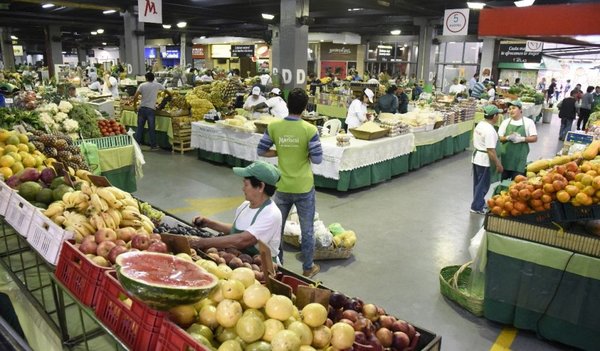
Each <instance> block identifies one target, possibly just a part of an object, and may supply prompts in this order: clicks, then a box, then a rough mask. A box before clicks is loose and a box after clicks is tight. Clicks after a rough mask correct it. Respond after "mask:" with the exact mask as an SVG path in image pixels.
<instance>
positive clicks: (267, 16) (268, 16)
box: [260, 13, 275, 21]
mask: <svg viewBox="0 0 600 351" xmlns="http://www.w3.org/2000/svg"><path fill="white" fill-rule="evenodd" d="M260 15H261V16H262V18H264V19H266V20H269V21H270V20H272V19H273V18H275V15H272V14H270V13H261V14H260Z"/></svg>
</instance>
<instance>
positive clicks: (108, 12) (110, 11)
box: [102, 10, 117, 15]
mask: <svg viewBox="0 0 600 351" xmlns="http://www.w3.org/2000/svg"><path fill="white" fill-rule="evenodd" d="M115 12H117V10H106V11H102V13H103V14H105V15H110V14H113V13H115Z"/></svg>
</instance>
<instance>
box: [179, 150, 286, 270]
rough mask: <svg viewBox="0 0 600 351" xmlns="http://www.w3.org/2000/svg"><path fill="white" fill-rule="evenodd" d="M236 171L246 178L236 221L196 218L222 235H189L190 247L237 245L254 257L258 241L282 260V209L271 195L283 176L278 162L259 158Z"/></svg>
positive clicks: (196, 222)
mask: <svg viewBox="0 0 600 351" xmlns="http://www.w3.org/2000/svg"><path fill="white" fill-rule="evenodd" d="M233 173H235V174H236V175H238V176H240V177H243V178H244V180H243V181H242V183H243V186H242V191H243V192H244V197H245V198H246V201H244V202H243V203H242V204H241V205H240V206H239V207H238V208H237V210H236V211H235V217H234V220H233V223H231V224H230V223H223V222H219V221H216V220H213V219H209V218H206V217H203V216H197V217H195V218H194V219H193V222H192V223H194V225H195V226H196V227H200V228H210V229H212V230H215V231H217V232H220V233H225V234H229V235H222V236H217V237H212V238H189V239H188V240H189V242H190V246H192V247H193V248H198V249H208V248H211V247H214V248H217V249H226V248H235V249H238V250H240V251H242V252H244V253H247V254H249V255H251V256H254V255H256V254H258V248H257V243H258V241H259V240H260V241H262V242H263V243H265V244H266V245H267V246H268V247H269V248H270V249H271V256H272V257H273V260H274V262H276V263H277V262H278V260H277V255H278V254H279V244H280V241H281V223H282V219H281V212H280V211H279V208H278V207H277V205H275V203H274V202H273V201H272V200H271V196H273V194H274V193H275V190H276V184H277V182H278V181H279V178H280V177H281V173H280V172H279V169H277V167H275V166H274V165H272V164H270V163H267V162H263V161H256V162H254V163H252V164H250V165H249V166H248V167H245V168H242V167H234V168H233Z"/></svg>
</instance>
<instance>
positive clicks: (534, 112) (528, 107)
mask: <svg viewBox="0 0 600 351" xmlns="http://www.w3.org/2000/svg"><path fill="white" fill-rule="evenodd" d="M542 107H543V105H534V104H533V103H531V102H524V103H523V116H525V117H529V118H534V117H537V116H538V115H539V114H540V113H541V112H542Z"/></svg>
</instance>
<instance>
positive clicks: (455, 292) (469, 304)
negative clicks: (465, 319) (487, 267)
mask: <svg viewBox="0 0 600 351" xmlns="http://www.w3.org/2000/svg"><path fill="white" fill-rule="evenodd" d="M471 263H473V261H469V262H467V263H465V264H463V265H462V266H447V267H444V268H442V270H441V271H440V292H441V293H442V295H444V296H446V297H447V298H449V299H450V300H452V301H454V302H456V303H457V304H459V305H460V306H461V307H462V308H464V309H466V310H467V311H469V312H471V313H473V314H474V315H476V316H477V317H481V316H483V298H482V297H478V296H473V295H471V294H470V293H469V291H468V284H469V280H470V278H471V268H470V267H469V266H470V265H471Z"/></svg>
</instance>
